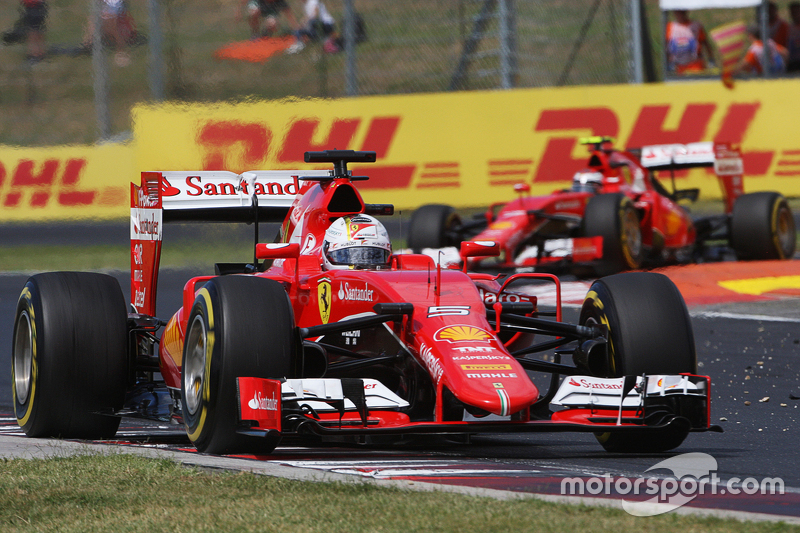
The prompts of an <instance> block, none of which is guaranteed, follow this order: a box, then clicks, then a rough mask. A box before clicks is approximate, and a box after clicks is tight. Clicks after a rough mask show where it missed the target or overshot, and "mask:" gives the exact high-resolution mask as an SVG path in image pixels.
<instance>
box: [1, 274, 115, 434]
mask: <svg viewBox="0 0 800 533" xmlns="http://www.w3.org/2000/svg"><path fill="white" fill-rule="evenodd" d="M127 320H128V314H127V308H126V304H125V298H124V297H123V295H122V291H121V290H120V287H119V283H117V280H115V279H114V278H113V277H111V276H108V275H105V274H96V273H89V272H51V273H47V274H37V275H35V276H32V277H31V278H30V279H28V282H27V283H26V284H25V288H24V289H23V290H22V294H21V295H20V298H19V301H18V302H17V313H16V318H15V320H14V333H13V335H14V336H13V345H12V355H11V374H12V384H11V388H12V393H13V398H14V412H15V415H16V418H17V423H18V424H19V425H20V427H21V428H22V429H23V431H24V432H25V434H26V435H28V436H29V437H60V438H78V439H105V438H110V437H113V436H114V434H115V433H116V432H117V429H118V428H119V423H120V418H119V417H117V416H112V415H110V414H109V415H105V414H97V413H98V412H101V411H108V412H109V413H111V412H112V411H114V410H117V409H120V408H121V407H122V404H123V402H124V400H125V389H126V386H127V377H128V363H127V349H128V347H127V337H128V335H127V334H128V329H127Z"/></svg>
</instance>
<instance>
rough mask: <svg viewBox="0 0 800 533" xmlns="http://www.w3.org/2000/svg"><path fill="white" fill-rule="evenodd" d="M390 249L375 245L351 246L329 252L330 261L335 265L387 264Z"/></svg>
mask: <svg viewBox="0 0 800 533" xmlns="http://www.w3.org/2000/svg"><path fill="white" fill-rule="evenodd" d="M390 255H391V254H390V253H389V251H388V250H384V249H383V248H376V247H373V246H351V247H349V248H341V249H339V250H334V251H329V252H328V261H330V262H331V264H334V265H357V266H369V265H386V264H388V263H389V256H390Z"/></svg>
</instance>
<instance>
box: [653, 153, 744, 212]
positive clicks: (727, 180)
mask: <svg viewBox="0 0 800 533" xmlns="http://www.w3.org/2000/svg"><path fill="white" fill-rule="evenodd" d="M640 161H641V164H642V166H643V167H645V168H648V169H650V170H670V171H675V170H679V169H684V168H697V167H714V174H716V175H717V178H718V179H719V184H720V187H721V188H722V194H723V196H724V198H725V212H726V213H730V212H731V211H732V210H733V202H734V201H735V200H736V198H738V197H739V196H741V195H742V194H744V186H743V175H744V163H743V161H742V154H741V151H740V150H739V147H738V146H736V145H732V144H728V143H714V142H699V143H689V144H658V145H653V146H644V147H642V148H641V151H640Z"/></svg>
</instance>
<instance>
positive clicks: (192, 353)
mask: <svg viewBox="0 0 800 533" xmlns="http://www.w3.org/2000/svg"><path fill="white" fill-rule="evenodd" d="M186 346H187V347H188V350H187V351H186V357H185V358H184V361H183V389H184V391H185V393H186V398H184V403H185V404H186V409H187V410H188V411H189V413H190V414H195V413H196V412H197V409H198V408H199V407H200V403H201V401H202V396H203V386H204V385H205V381H204V377H205V369H206V326H205V322H204V321H203V317H202V316H200V315H197V316H196V317H194V321H192V325H191V327H190V328H189V334H188V335H187V336H186Z"/></svg>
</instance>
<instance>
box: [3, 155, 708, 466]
mask: <svg viewBox="0 0 800 533" xmlns="http://www.w3.org/2000/svg"><path fill="white" fill-rule="evenodd" d="M374 160H375V153H374V152H353V151H327V152H308V153H306V161H307V162H311V163H324V162H329V163H333V165H334V170H333V171H326V172H316V173H310V175H309V174H308V173H307V174H306V175H305V176H302V177H298V175H300V174H301V173H300V172H298V171H293V172H290V171H276V172H263V171H259V172H246V173H243V174H241V175H236V174H233V173H230V172H146V173H143V174H142V181H141V185H132V188H131V266H132V271H131V303H130V305H126V304H125V302H124V298H123V295H122V291H121V290H120V287H119V285H118V283H117V282H116V281H115V280H114V278H112V277H110V276H108V275H104V274H97V273H66V272H54V273H46V274H38V275H35V276H33V277H31V278H30V279H29V281H28V282H27V284H26V285H25V287H24V289H23V291H22V295H21V296H20V299H19V302H18V306H17V313H16V319H15V324H14V347H13V357H12V360H13V362H12V372H13V390H14V405H15V412H16V417H17V420H18V423H19V425H20V426H21V427H22V428H23V430H24V431H25V432H26V434H28V435H29V436H36V437H38V436H60V437H65V438H68V437H75V438H108V437H112V436H113V435H114V434H115V432H116V431H117V429H118V426H119V423H120V417H122V416H135V417H141V418H149V419H154V420H161V421H167V420H173V421H180V422H182V423H183V424H184V425H185V427H186V431H187V433H188V436H189V439H191V441H192V442H193V443H194V445H195V446H196V447H197V449H198V450H199V451H203V452H209V453H229V452H260V453H266V452H269V451H271V450H272V449H274V447H275V446H276V445H277V444H278V442H279V441H280V440H281V439H282V438H283V437H290V436H296V437H301V436H307V437H313V438H318V439H320V438H321V439H326V438H335V439H338V440H339V441H341V439H343V438H347V439H354V440H356V439H360V440H362V441H363V440H364V439H365V438H366V437H370V436H384V437H391V436H397V437H398V438H399V436H401V435H411V434H418V433H427V434H473V433H482V432H491V433H500V432H525V431H574V432H591V433H595V434H596V435H598V438H599V439H600V441H601V443H602V444H603V446H604V447H605V448H606V449H608V450H629V451H652V450H667V449H670V448H673V447H675V446H678V445H679V444H680V443H681V442H682V441H683V440H684V438H685V437H686V436H687V435H688V434H689V432H691V431H706V430H709V429H712V430H715V429H718V428H717V427H715V426H711V425H710V424H709V398H710V395H709V394H710V393H709V388H710V382H709V379H708V378H707V377H704V376H698V375H696V374H695V372H696V356H695V347H694V341H693V337H692V330H691V325H690V321H689V317H688V314H687V311H686V306H685V304H684V302H683V299H682V298H681V296H680V293H679V292H678V291H677V289H676V287H675V286H674V285H673V284H672V282H670V281H669V280H668V279H667V278H666V277H664V276H661V275H659V274H653V273H629V274H620V275H617V276H611V277H608V278H605V279H602V280H599V281H597V282H596V283H595V284H594V285H593V286H592V288H591V291H590V292H589V293H588V295H587V297H586V301H585V303H584V305H583V308H582V310H581V314H580V320H579V323H577V324H570V323H565V322H563V321H562V320H561V310H560V306H559V307H558V309H557V312H556V313H555V317H554V318H555V319H553V318H545V317H542V316H540V315H539V313H538V312H537V305H536V304H537V300H536V298H535V297H530V296H525V295H523V294H518V293H516V292H514V290H513V288H514V287H513V285H517V284H519V283H524V282H526V281H528V280H531V279H534V280H539V281H541V280H551V281H552V282H553V283H555V284H556V285H558V279H557V278H555V277H554V276H552V275H550V274H536V273H525V274H515V275H513V276H510V277H507V278H503V277H498V276H491V275H488V274H480V273H465V272H462V271H459V270H448V269H441V268H440V267H437V266H436V265H434V263H433V261H432V260H431V259H430V258H429V257H428V256H426V255H413V254H408V255H392V254H391V251H390V248H391V244H390V243H389V240H388V235H386V232H385V230H384V229H383V226H382V225H381V224H380V223H379V222H378V221H377V220H376V219H375V218H374V217H373V215H390V214H392V212H393V208H392V206H391V205H380V204H365V203H364V201H363V200H362V198H361V195H360V194H359V192H358V190H357V189H356V187H355V184H356V183H357V181H358V180H360V179H366V178H364V177H359V176H353V175H351V172H350V171H348V170H347V164H348V163H352V162H361V163H363V162H372V161H374ZM189 220H192V221H201V220H205V221H251V222H257V221H258V220H261V221H264V220H283V226H282V228H281V231H280V234H279V236H278V238H277V239H276V242H274V243H269V244H266V243H258V242H257V241H258V238H257V237H256V242H257V244H255V247H254V248H255V250H254V256H255V257H254V258H253V260H252V261H251V262H250V263H248V264H245V263H242V264H217V265H216V271H217V275H215V276H201V277H195V278H192V279H190V280H188V281H187V282H186V285H185V287H184V289H183V306H182V307H181V308H180V309H178V310H177V312H175V313H174V314H173V315H172V316H171V317H170V318H169V319H168V320H161V319H159V318H157V317H156V310H155V301H156V285H157V277H158V265H159V257H160V250H161V244H162V242H161V237H162V225H163V224H164V223H168V222H172V221H189ZM255 226H256V227H257V224H256V225H255ZM461 253H462V255H463V257H464V258H465V259H467V258H473V257H482V256H490V255H493V254H496V253H498V247H497V246H496V245H494V244H493V243H486V242H465V243H463V244H462V246H461ZM559 301H560V300H559ZM159 333H160V334H159ZM534 336H535V338H534ZM553 350H555V353H553ZM544 352H548V353H550V354H552V355H551V356H550V357H548V359H547V360H545V359H544V358H541V357H538V358H537V357H536V354H541V353H544ZM562 358H565V359H567V361H564V362H562V361H561V359H562ZM529 372H530V373H531V374H530V375H529ZM535 372H536V373H544V374H545V375H549V376H550V377H549V379H548V380H547V381H545V382H544V383H543V384H544V385H546V386H545V387H543V388H544V389H546V390H540V388H539V387H537V386H536V385H535V384H534V381H533V380H532V379H531V376H532V375H534V374H533V373H535ZM465 413H469V414H470V415H471V416H470V417H467V416H466V415H465ZM490 415H493V416H490Z"/></svg>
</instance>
